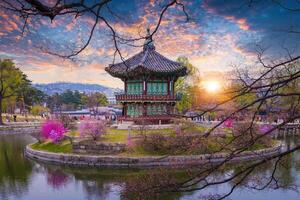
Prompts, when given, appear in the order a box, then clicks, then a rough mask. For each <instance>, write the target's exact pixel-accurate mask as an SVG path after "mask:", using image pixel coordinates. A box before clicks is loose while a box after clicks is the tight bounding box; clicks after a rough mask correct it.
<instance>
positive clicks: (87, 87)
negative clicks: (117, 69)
mask: <svg viewBox="0 0 300 200" xmlns="http://www.w3.org/2000/svg"><path fill="white" fill-rule="evenodd" d="M33 87H35V88H37V89H39V90H41V91H43V92H44V93H46V94H47V95H53V94H55V93H62V92H64V91H66V90H72V91H74V90H78V91H79V92H86V93H93V92H101V93H104V94H105V95H106V96H114V93H115V92H120V91H122V90H121V89H119V88H111V87H107V86H104V85H100V84H96V83H73V82H54V83H34V84H33Z"/></svg>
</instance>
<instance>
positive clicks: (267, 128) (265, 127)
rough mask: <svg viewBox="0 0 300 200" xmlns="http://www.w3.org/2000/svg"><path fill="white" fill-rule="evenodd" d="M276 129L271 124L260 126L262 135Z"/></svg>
mask: <svg viewBox="0 0 300 200" xmlns="http://www.w3.org/2000/svg"><path fill="white" fill-rule="evenodd" d="M273 128H274V127H273V126H272V125H270V124H263V125H260V126H259V131H260V132H261V133H262V134H267V133H269V131H270V130H272V129H273Z"/></svg>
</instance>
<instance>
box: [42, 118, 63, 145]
mask: <svg viewBox="0 0 300 200" xmlns="http://www.w3.org/2000/svg"><path fill="white" fill-rule="evenodd" d="M41 129H42V130H41V133H42V137H43V138H44V139H46V140H51V141H52V142H54V143H57V142H59V141H60V140H61V139H62V138H63V137H64V134H65V133H66V129H65V127H64V125H63V124H62V123H61V122H59V121H55V120H48V121H46V122H44V123H43V124H42V128H41Z"/></svg>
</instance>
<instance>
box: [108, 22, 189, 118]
mask: <svg viewBox="0 0 300 200" xmlns="http://www.w3.org/2000/svg"><path fill="white" fill-rule="evenodd" d="M105 70H106V71H107V72H108V73H109V74H110V75H112V76H114V77H117V78H120V79H121V80H122V81H123V82H124V93H123V94H118V95H116V100H117V101H118V102H120V103H121V104H122V105H123V114H122V116H121V117H119V120H121V121H134V122H136V123H141V122H145V123H153V124H158V123H169V122H170V120H171V119H172V118H173V117H174V115H173V113H174V106H175V103H176V101H177V100H178V96H177V95H176V94H175V92H174V83H175V82H176V80H177V79H178V78H179V77H180V76H185V75H186V74H187V68H186V67H185V66H183V65H182V64H180V63H178V62H175V61H172V60H169V59H168V58H166V57H164V56H163V55H161V54H160V53H158V52H157V51H156V50H155V46H154V42H153V40H152V37H151V34H150V29H149V28H148V29H147V36H146V40H145V42H144V45H143V51H141V52H139V53H138V54H136V55H134V56H132V57H131V58H129V59H127V60H125V61H124V62H121V63H117V64H111V65H109V66H108V67H106V68H105Z"/></svg>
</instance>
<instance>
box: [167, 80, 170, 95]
mask: <svg viewBox="0 0 300 200" xmlns="http://www.w3.org/2000/svg"><path fill="white" fill-rule="evenodd" d="M167 83H168V95H170V84H171V82H170V78H169V77H168V81H167Z"/></svg>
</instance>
